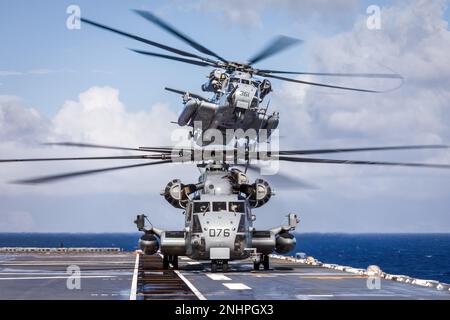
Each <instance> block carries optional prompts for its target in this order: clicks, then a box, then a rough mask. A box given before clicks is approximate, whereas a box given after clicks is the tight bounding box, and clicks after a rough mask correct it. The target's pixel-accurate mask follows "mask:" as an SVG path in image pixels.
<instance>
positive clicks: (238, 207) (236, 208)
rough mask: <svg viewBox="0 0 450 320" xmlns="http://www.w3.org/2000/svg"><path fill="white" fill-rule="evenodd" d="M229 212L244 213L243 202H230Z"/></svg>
mask: <svg viewBox="0 0 450 320" xmlns="http://www.w3.org/2000/svg"><path fill="white" fill-rule="evenodd" d="M230 211H231V212H239V213H244V212H245V206H244V202H242V201H239V202H230Z"/></svg>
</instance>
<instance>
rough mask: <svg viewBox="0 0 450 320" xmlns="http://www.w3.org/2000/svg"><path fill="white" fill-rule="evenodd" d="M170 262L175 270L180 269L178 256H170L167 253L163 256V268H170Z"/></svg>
mask: <svg viewBox="0 0 450 320" xmlns="http://www.w3.org/2000/svg"><path fill="white" fill-rule="evenodd" d="M169 264H172V267H173V269H174V270H177V269H178V256H170V255H167V254H165V255H164V256H163V269H164V270H169Z"/></svg>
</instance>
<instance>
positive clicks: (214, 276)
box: [206, 273, 231, 281]
mask: <svg viewBox="0 0 450 320" xmlns="http://www.w3.org/2000/svg"><path fill="white" fill-rule="evenodd" d="M206 276H207V277H208V278H210V279H211V280H218V281H227V280H231V279H230V278H228V277H227V276H225V275H223V274H220V273H207V274H206Z"/></svg>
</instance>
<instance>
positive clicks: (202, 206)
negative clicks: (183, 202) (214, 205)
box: [194, 202, 210, 213]
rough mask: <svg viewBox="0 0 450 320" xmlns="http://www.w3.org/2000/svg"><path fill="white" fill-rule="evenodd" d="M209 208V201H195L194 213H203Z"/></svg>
mask: <svg viewBox="0 0 450 320" xmlns="http://www.w3.org/2000/svg"><path fill="white" fill-rule="evenodd" d="M209 209H210V208H209V202H194V213H203V212H205V211H209Z"/></svg>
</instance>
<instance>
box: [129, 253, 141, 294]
mask: <svg viewBox="0 0 450 320" xmlns="http://www.w3.org/2000/svg"><path fill="white" fill-rule="evenodd" d="M139 256H140V254H139V253H137V254H136V262H135V263H134V271H133V280H131V291H130V300H136V292H137V280H138V272H139Z"/></svg>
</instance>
